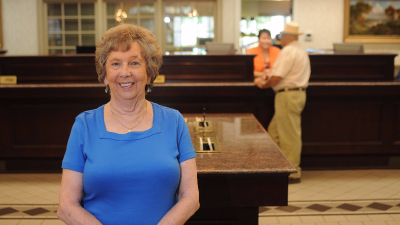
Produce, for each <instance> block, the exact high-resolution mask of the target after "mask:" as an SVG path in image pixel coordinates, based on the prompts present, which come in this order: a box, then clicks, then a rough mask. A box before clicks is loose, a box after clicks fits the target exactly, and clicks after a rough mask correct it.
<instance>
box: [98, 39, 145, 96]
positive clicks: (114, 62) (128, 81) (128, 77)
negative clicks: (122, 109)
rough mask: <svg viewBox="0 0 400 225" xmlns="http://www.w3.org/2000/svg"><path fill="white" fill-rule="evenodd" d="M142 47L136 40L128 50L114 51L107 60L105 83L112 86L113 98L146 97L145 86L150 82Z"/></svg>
mask: <svg viewBox="0 0 400 225" xmlns="http://www.w3.org/2000/svg"><path fill="white" fill-rule="evenodd" d="M141 50H142V48H141V47H140V45H139V44H138V43H136V42H134V43H133V44H132V45H131V48H130V49H129V50H128V51H126V52H123V51H112V52H111V53H110V54H109V55H108V59H107V62H106V77H105V79H104V83H105V84H106V85H107V84H108V85H109V86H110V91H111V99H114V100H133V99H137V98H142V97H143V98H144V96H145V86H146V84H148V83H150V79H151V77H150V76H147V70H146V61H145V59H144V58H143V56H142V53H141V52H142V51H141Z"/></svg>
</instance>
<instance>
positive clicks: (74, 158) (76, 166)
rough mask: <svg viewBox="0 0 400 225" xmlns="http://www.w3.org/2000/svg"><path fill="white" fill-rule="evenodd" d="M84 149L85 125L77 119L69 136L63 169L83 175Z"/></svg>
mask: <svg viewBox="0 0 400 225" xmlns="http://www.w3.org/2000/svg"><path fill="white" fill-rule="evenodd" d="M83 147H84V123H83V121H82V120H80V119H79V118H76V120H75V123H74V125H73V126H72V130H71V134H70V136H69V140H68V144H67V150H66V152H65V155H64V159H63V161H62V166H61V167H62V168H63V169H69V170H73V171H76V172H80V173H83V168H84V166H85V160H86V159H85V156H84V152H83Z"/></svg>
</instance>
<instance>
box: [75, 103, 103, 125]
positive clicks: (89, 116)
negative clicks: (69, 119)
mask: <svg viewBox="0 0 400 225" xmlns="http://www.w3.org/2000/svg"><path fill="white" fill-rule="evenodd" d="M103 109H104V105H102V106H100V107H99V108H97V109H91V110H87V111H84V112H81V113H80V114H79V115H78V116H77V117H76V120H81V121H85V122H94V121H95V120H96V116H97V115H98V114H99V113H101V114H102V113H103Z"/></svg>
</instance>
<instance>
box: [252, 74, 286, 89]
mask: <svg viewBox="0 0 400 225" xmlns="http://www.w3.org/2000/svg"><path fill="white" fill-rule="evenodd" d="M266 77H268V78H267V79H266ZM281 80H282V78H281V77H277V76H264V77H257V78H255V79H254V84H255V85H256V86H257V87H258V88H261V89H264V88H270V87H273V86H275V85H277V84H278V83H279V82H280V81H281Z"/></svg>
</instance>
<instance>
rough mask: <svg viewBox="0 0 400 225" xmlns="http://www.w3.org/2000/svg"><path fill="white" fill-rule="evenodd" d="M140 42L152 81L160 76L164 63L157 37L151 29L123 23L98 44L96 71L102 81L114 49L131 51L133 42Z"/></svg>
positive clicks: (107, 33) (111, 30)
mask: <svg viewBox="0 0 400 225" xmlns="http://www.w3.org/2000/svg"><path fill="white" fill-rule="evenodd" d="M134 42H136V43H138V44H139V45H140V47H141V48H142V52H141V53H142V56H143V58H144V59H145V61H146V71H147V76H151V81H150V82H151V83H153V81H154V80H155V79H156V77H157V76H158V72H159V69H160V67H161V64H162V54H161V50H160V47H159V46H158V43H157V39H156V38H155V37H154V35H153V34H152V33H151V31H149V30H147V29H145V28H143V27H139V26H135V25H131V24H122V25H118V26H116V27H113V28H111V29H109V30H108V31H107V32H106V33H105V34H104V35H103V37H102V38H101V40H100V42H99V43H98V44H97V45H96V58H95V61H96V62H95V63H96V71H97V75H98V79H99V81H100V82H104V79H105V77H106V62H107V58H108V56H109V54H110V53H111V52H112V51H129V49H130V48H131V45H132V43H134Z"/></svg>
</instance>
